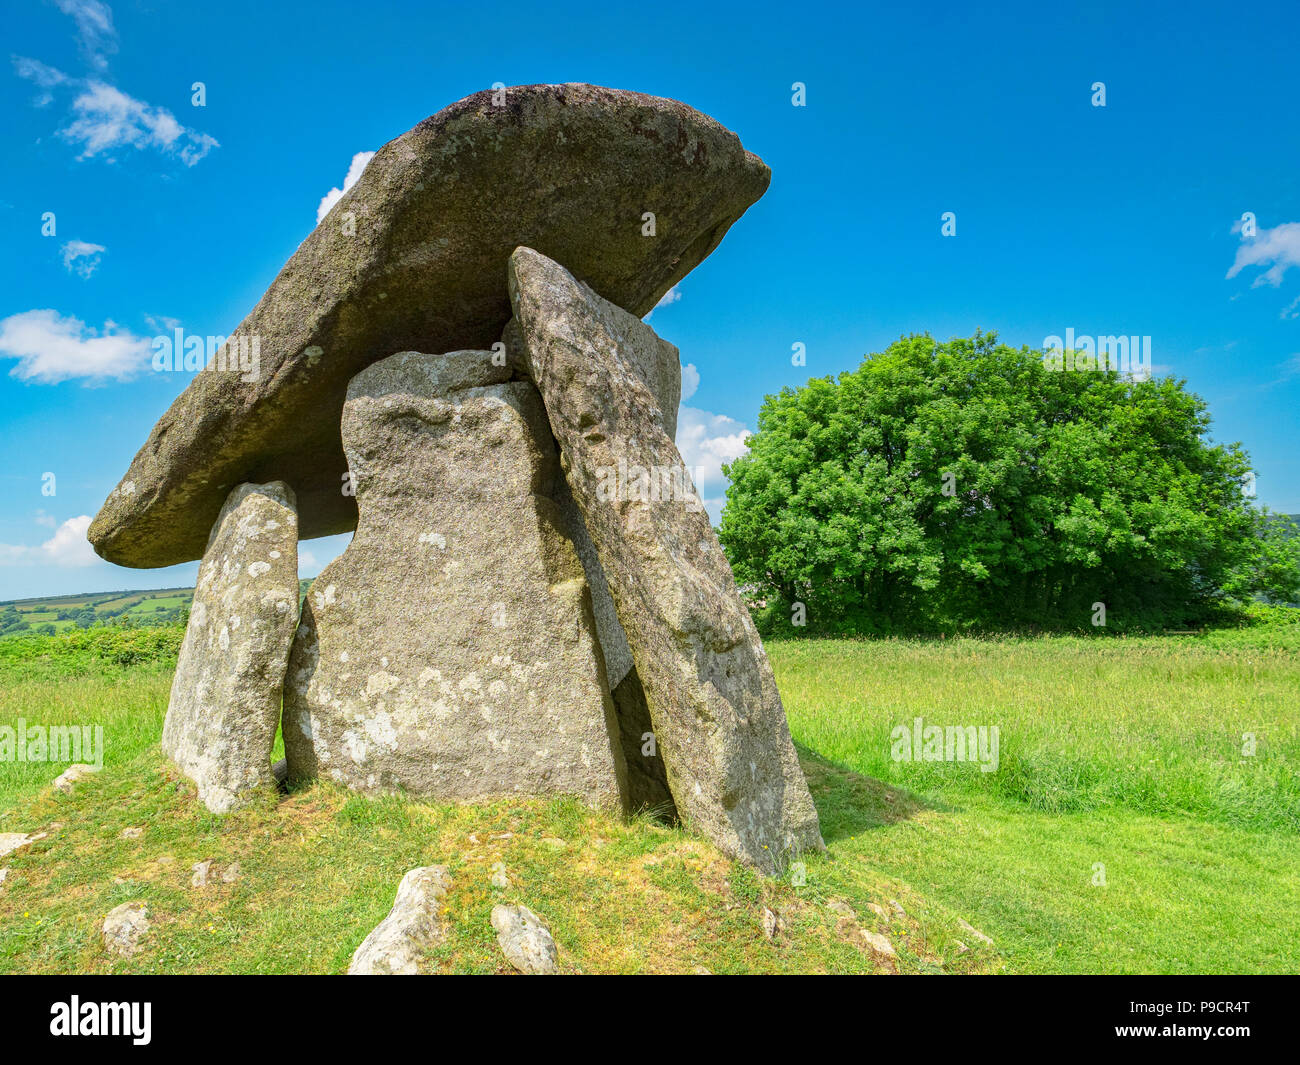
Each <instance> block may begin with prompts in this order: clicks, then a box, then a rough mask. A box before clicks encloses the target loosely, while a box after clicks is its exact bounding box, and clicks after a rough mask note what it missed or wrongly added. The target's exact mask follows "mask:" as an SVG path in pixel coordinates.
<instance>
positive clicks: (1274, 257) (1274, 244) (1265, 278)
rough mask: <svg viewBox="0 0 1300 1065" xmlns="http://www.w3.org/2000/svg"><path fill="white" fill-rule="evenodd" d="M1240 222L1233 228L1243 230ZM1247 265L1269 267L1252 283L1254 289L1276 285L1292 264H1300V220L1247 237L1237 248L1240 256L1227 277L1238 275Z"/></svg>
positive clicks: (1235, 230)
mask: <svg viewBox="0 0 1300 1065" xmlns="http://www.w3.org/2000/svg"><path fill="white" fill-rule="evenodd" d="M1241 228H1242V227H1241V224H1240V223H1238V224H1237V225H1235V226H1234V227H1233V230H1234V232H1241ZM1248 266H1267V267H1268V269H1267V270H1265V271H1264V272H1263V273H1262V274H1260V275H1259V276H1258V277H1256V278H1255V280H1254V281H1252V282H1251V287H1252V288H1258V287H1259V286H1260V285H1272V286H1273V287H1274V288H1277V286H1278V285H1280V284H1281V283H1282V277H1283V275H1284V274H1285V273H1286V272H1287V270H1289V269H1290V268H1291V267H1293V266H1300V222H1283V223H1282V224H1281V225H1280V226H1274V227H1273V228H1272V229H1261V230H1260V231H1259V232H1258V234H1257V235H1255V236H1253V237H1247V238H1244V239H1243V240H1242V242H1241V244H1240V245H1239V246H1238V247H1237V257H1236V259H1235V260H1234V261H1233V264H1232V266H1231V268H1230V269H1229V270H1228V277H1229V278H1233V277H1236V276H1237V275H1238V274H1239V273H1241V271H1242V270H1244V269H1245V268H1246V267H1248Z"/></svg>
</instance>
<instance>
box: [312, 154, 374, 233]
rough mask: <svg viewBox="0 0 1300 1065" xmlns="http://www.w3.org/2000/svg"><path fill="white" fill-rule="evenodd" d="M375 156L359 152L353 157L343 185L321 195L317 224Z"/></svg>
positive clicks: (356, 180)
mask: <svg viewBox="0 0 1300 1065" xmlns="http://www.w3.org/2000/svg"><path fill="white" fill-rule="evenodd" d="M374 157H375V153H374V152H357V154H356V155H354V156H353V157H352V162H351V164H350V165H349V166H348V173H347V176H346V177H345V178H344V179H343V187H342V188H341V189H339V188H333V189H330V190H329V192H327V193H325V195H324V196H322V197H321V201H320V203H319V204H318V205H317V207H316V224H317V225H320V223H321V220H322V219H323V218H324V217H325V216H326V215H327V214H329V213H330V208H332V207H333V206H334V205H335V204H336V203H338V202H339V200H341V199H343V194H344V193H345V192H347V191H348V189H350V188H352V186H353V185H355V184H356V183H357V182H358V181H359V180H360V179H361V172H362V171H363V170H365V168H366V164H367V163H368V162H370V160H371V159H373V158H374Z"/></svg>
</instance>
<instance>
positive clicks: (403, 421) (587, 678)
mask: <svg viewBox="0 0 1300 1065" xmlns="http://www.w3.org/2000/svg"><path fill="white" fill-rule="evenodd" d="M492 354H493V353H492V352H490V351H465V352H453V353H451V354H450V355H444V356H434V355H422V354H419V353H416V352H403V353H401V354H398V355H394V356H392V357H390V358H388V359H385V360H383V361H382V362H379V363H376V364H375V365H373V366H371V367H370V368H368V369H367V370H365V371H364V372H362V373H360V374H358V375H357V377H356V378H355V379H354V380H353V381H352V384H351V385H350V386H349V389H348V400H347V403H346V404H345V405H344V410H343V427H342V433H343V442H344V447H345V449H346V451H347V456H348V467H349V470H350V472H351V474H352V475H353V484H354V486H355V490H356V498H357V505H358V509H359V512H360V518H359V521H358V524H357V532H356V535H355V537H354V538H353V540H352V542H351V543H350V544H349V545H348V548H347V550H346V551H344V553H343V554H342V555H340V556H339V557H338V558H337V559H335V560H334V561H333V562H331V563H330V564H329V565H328V566H326V567H325V569H324V570H323V571H322V572H321V575H320V576H319V577H317V578H316V581H315V582H314V583H313V585H312V589H311V594H310V595H309V596H308V599H307V603H306V606H305V607H304V610H303V618H302V623H301V626H300V627H299V630H298V635H297V639H296V641H295V643H294V648H293V654H292V656H291V659H290V667H289V679H288V683H287V685H286V692H285V715H284V742H285V754H286V757H287V759H288V763H289V773H290V776H291V777H294V778H301V777H308V776H328V777H330V778H332V779H334V780H336V781H339V782H341V783H345V784H347V785H348V786H350V787H352V788H356V789H359V790H362V791H369V792H381V791H387V790H392V789H402V790H405V791H407V792H410V793H412V794H417V795H428V796H433V797H437V798H441V799H455V800H464V801H474V800H479V799H487V798H490V797H495V796H503V795H555V794H576V795H579V796H582V797H583V798H584V799H585V800H587V801H588V802H590V803H592V804H595V805H600V806H607V807H611V808H618V807H621V806H622V805H623V801H624V800H623V795H624V784H623V777H624V767H623V762H622V757H621V756H622V752H621V750H620V749H619V748H618V746H617V744H616V743H615V741H614V739H613V737H614V736H615V728H616V726H615V724H614V720H613V715H614V710H613V705H612V701H611V699H610V696H609V693H608V689H607V687H606V682H605V675H604V669H603V666H602V663H601V657H600V651H599V648H598V646H597V643H596V636H595V626H594V622H593V619H592V614H591V600H590V596H589V594H588V591H587V583H586V580H585V579H584V577H583V572H582V567H581V565H580V564H579V561H578V557H577V554H576V552H575V550H574V547H573V544H572V542H571V541H570V540H569V538H568V537H566V536H565V535H564V532H563V527H562V523H561V519H560V513H559V508H558V507H557V505H556V504H555V502H554V500H553V498H552V495H553V492H554V490H555V484H556V482H557V480H558V478H559V465H558V461H557V457H556V453H555V448H554V443H553V442H552V439H551V435H550V430H549V428H548V426H547V423H546V415H545V412H544V411H543V409H542V403H541V399H540V397H539V396H538V394H537V390H536V389H535V388H534V387H533V386H532V385H531V384H530V383H528V382H527V381H511V382H505V383H497V382H504V379H505V378H506V377H507V376H508V374H509V372H510V371H509V369H508V367H506V366H504V365H502V366H498V365H496V363H495V362H494V361H493V359H492ZM470 382H477V387H465V386H466V385H467V384H468V383H470Z"/></svg>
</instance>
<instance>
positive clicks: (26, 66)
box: [13, 55, 72, 107]
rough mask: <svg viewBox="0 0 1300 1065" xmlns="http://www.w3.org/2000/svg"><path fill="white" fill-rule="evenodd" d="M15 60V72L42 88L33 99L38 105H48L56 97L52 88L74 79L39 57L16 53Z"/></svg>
mask: <svg viewBox="0 0 1300 1065" xmlns="http://www.w3.org/2000/svg"><path fill="white" fill-rule="evenodd" d="M13 60H14V73H15V74H17V75H18V76H19V77H20V78H22V79H23V80H25V81H30V82H31V83H32V84H33V85H35V86H36V87H37V88H39V89H40V90H41V91H40V92H39V93H38V94H37V96H36V98H35V99H34V100H33V101H32V103H33V104H34V105H35V106H36V107H48V106H49V105H50V103H51V102H52V101H53V99H54V93H53V92H51V91H50V90H51V89H56V88H58V87H59V86H60V85H66V84H68V82H70V81H71V80H72V79H71V78H69V77H68V75H66V74H65V73H63V71H61V70H55V69H54V67H51V66H46V65H45V64H44V63H42V62H41V61H40V60H39V59H31V58H30V57H28V56H25V55H16V56H14V57H13Z"/></svg>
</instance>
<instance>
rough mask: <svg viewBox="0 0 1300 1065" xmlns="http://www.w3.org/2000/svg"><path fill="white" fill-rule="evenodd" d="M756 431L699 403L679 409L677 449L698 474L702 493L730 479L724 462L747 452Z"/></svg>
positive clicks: (712, 492)
mask: <svg viewBox="0 0 1300 1065" xmlns="http://www.w3.org/2000/svg"><path fill="white" fill-rule="evenodd" d="M751 435H753V434H751V433H750V431H749V429H747V428H746V427H745V424H744V423H743V422H738V421H736V419H735V418H729V417H727V415H725V414H713V413H712V412H710V411H707V410H700V409H699V408H697V407H679V408H678V409H677V450H678V451H680V452H681V453H682V461H683V462H685V464H686V466H687V467H688V468H689V469H690V470H691V473H692V474H693V475H694V477H695V487H696V488H697V489H698V490H699V493H700V495H701V496H708V495H710V494H716V491H717V490H718V489H720V488H722V487H724V486H725V485H726V483H727V479H726V477H724V476H723V474H722V464H723V463H724V462H731V461H732V460H733V459H736V458H739V457H740V456H741V455H743V454H744V453H745V451H746V450H747V448H746V447H745V439H746V438H747V437H749V436H751Z"/></svg>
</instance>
